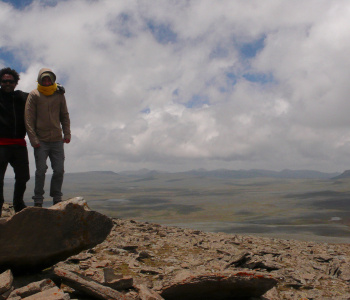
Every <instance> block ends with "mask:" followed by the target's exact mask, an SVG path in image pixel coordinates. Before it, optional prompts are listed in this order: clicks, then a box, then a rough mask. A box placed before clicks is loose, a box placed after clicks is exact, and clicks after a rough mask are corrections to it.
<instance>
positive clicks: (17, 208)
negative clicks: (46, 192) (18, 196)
mask: <svg viewBox="0 0 350 300" xmlns="http://www.w3.org/2000/svg"><path fill="white" fill-rule="evenodd" d="M26 207H27V205H25V204H24V202H23V201H20V202H18V203H17V202H16V203H13V208H14V209H15V212H16V213H18V212H20V211H21V210H22V209H25V208H26Z"/></svg>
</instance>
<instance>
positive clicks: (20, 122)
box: [0, 68, 30, 216]
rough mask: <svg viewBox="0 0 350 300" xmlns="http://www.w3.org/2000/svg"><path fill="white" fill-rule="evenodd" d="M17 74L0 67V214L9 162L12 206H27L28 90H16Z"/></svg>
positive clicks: (17, 210) (17, 208)
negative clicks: (12, 191)
mask: <svg viewBox="0 0 350 300" xmlns="http://www.w3.org/2000/svg"><path fill="white" fill-rule="evenodd" d="M18 81H19V74H18V73H17V72H16V71H15V70H13V69H11V68H3V69H1V70H0V86H1V89H0V216H1V212H2V206H3V203H4V177H5V172H6V169H7V166H8V164H10V165H11V166H12V168H13V171H14V173H15V186H14V193H13V206H14V209H15V212H19V211H21V210H22V209H23V208H25V207H26V205H25V204H24V201H23V195H24V192H25V190H26V184H27V181H28V180H29V178H30V174H29V161H28V151H27V145H26V141H25V139H24V138H25V135H26V129H25V123H24V108H25V104H26V99H27V96H28V93H24V92H22V91H15V88H16V86H17V83H18Z"/></svg>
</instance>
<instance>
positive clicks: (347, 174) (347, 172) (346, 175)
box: [332, 170, 350, 179]
mask: <svg viewBox="0 0 350 300" xmlns="http://www.w3.org/2000/svg"><path fill="white" fill-rule="evenodd" d="M344 178H350V170H345V171H344V172H343V173H341V174H340V175H337V176H335V177H333V178H332V179H344Z"/></svg>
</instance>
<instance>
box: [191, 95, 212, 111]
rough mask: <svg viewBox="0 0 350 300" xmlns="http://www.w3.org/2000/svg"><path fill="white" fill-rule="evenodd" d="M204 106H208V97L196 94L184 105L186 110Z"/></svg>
mask: <svg viewBox="0 0 350 300" xmlns="http://www.w3.org/2000/svg"><path fill="white" fill-rule="evenodd" d="M204 104H209V100H208V97H207V96H201V95H198V94H196V95H193V96H192V98H191V100H189V101H188V102H186V103H185V106H186V107H187V108H199V107H202V106H203V105H204Z"/></svg>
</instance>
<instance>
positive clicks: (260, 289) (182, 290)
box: [161, 272, 277, 300]
mask: <svg viewBox="0 0 350 300" xmlns="http://www.w3.org/2000/svg"><path fill="white" fill-rule="evenodd" d="M275 285H277V280H276V279H274V278H272V277H271V276H268V275H261V274H258V273H254V272H250V273H246V272H237V273H234V274H231V275H228V274H225V275H220V274H208V275H199V276H192V277H188V278H187V279H185V280H183V281H181V282H176V283H173V284H171V285H170V286H167V287H165V288H163V290H162V292H161V296H162V297H163V298H164V299H167V300H172V299H174V300H175V299H181V300H187V299H188V300H196V299H198V300H199V299H215V300H221V299H235V298H246V299H249V298H252V297H260V296H262V295H263V294H265V293H266V292H267V291H268V290H270V289H272V288H273V287H274V286H275Z"/></svg>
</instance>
